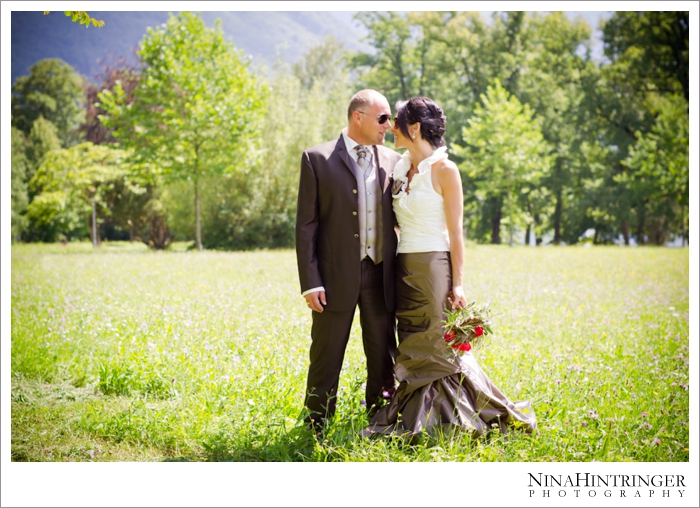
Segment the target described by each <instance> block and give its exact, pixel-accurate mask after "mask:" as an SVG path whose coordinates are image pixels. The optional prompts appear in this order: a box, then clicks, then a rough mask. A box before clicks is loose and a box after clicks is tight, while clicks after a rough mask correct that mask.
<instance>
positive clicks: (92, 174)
mask: <svg viewBox="0 0 700 508" xmlns="http://www.w3.org/2000/svg"><path fill="white" fill-rule="evenodd" d="M125 156H126V153H125V152H124V151H123V150H119V149H115V148H112V147H110V146H107V145H94V144H92V143H90V142H89V141H86V142H84V143H81V144H79V145H75V146H73V147H70V148H64V149H60V150H55V151H52V152H50V153H48V154H47V155H46V157H45V158H44V161H43V162H42V164H41V166H39V169H38V170H37V172H36V174H35V175H34V177H33V178H32V180H31V181H30V185H31V186H32V187H33V188H35V189H41V192H40V193H38V195H37V196H36V197H35V198H34V199H33V200H32V202H31V203H30V204H29V207H28V211H27V216H28V218H29V220H30V221H31V223H32V227H33V229H34V231H33V235H34V237H35V239H37V240H41V241H55V240H56V239H57V238H59V236H60V235H63V236H65V237H71V236H75V235H76V234H77V235H80V234H81V232H84V231H86V230H89V229H90V227H91V225H90V221H89V217H90V215H91V211H92V207H93V203H94V204H95V205H96V206H97V207H98V210H99V211H100V213H101V214H102V215H108V214H109V213H110V208H111V203H110V202H109V201H108V200H107V199H106V196H108V195H109V194H110V191H112V190H114V188H115V187H116V186H117V185H119V184H120V183H123V182H127V187H128V188H130V190H131V191H132V192H142V190H141V189H140V188H139V186H138V185H136V184H132V183H130V182H129V180H128V177H127V176H128V172H129V171H128V167H127V166H126V165H125V164H124V161H125Z"/></svg>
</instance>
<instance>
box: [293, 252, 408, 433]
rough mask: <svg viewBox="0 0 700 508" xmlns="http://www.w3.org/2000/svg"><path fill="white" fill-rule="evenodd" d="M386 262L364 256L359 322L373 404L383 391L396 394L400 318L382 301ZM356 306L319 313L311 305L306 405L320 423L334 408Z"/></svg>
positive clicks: (368, 398)
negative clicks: (383, 273)
mask: <svg viewBox="0 0 700 508" xmlns="http://www.w3.org/2000/svg"><path fill="white" fill-rule="evenodd" d="M382 269H383V267H382V263H379V264H378V265H375V264H374V262H372V260H371V259H369V258H365V259H364V260H363V261H362V263H361V281H360V294H359V298H358V301H357V305H359V306H360V326H361V327H362V344H363V346H364V350H365V356H366V357H367V388H366V402H367V407H368V408H370V407H371V406H372V404H374V403H375V402H376V401H377V399H378V398H379V397H381V395H382V391H383V390H386V391H388V392H389V393H390V394H392V395H393V393H394V390H395V381H394V354H395V352H396V321H395V317H394V312H388V311H387V310H386V304H385V303H384V289H383V275H382ZM354 316H355V308H354V307H353V308H352V309H349V310H344V311H335V312H331V311H328V310H324V311H323V312H321V313H318V312H313V311H312V318H313V324H312V326H311V340H312V342H311V351H310V363H309V376H308V380H307V385H306V401H305V404H304V405H305V406H306V407H307V408H308V409H309V410H310V414H309V416H308V417H307V418H306V421H307V422H311V421H312V420H313V423H314V424H321V421H320V419H324V418H330V417H331V416H333V414H334V413H335V406H336V396H337V393H338V379H339V378H340V369H341V367H342V366H343V357H344V356H345V348H346V347H347V344H348V339H349V338H350V329H351V327H352V321H353V318H354Z"/></svg>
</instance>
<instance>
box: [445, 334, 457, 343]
mask: <svg viewBox="0 0 700 508" xmlns="http://www.w3.org/2000/svg"><path fill="white" fill-rule="evenodd" d="M454 338H455V332H448V333H446V334H445V341H446V342H450V341H451V340H452V339H454Z"/></svg>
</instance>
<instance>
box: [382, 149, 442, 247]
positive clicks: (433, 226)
mask: <svg viewBox="0 0 700 508" xmlns="http://www.w3.org/2000/svg"><path fill="white" fill-rule="evenodd" d="M446 158H447V147H445V146H441V147H440V148H438V149H437V150H435V151H434V152H433V154H432V155H431V156H430V157H428V158H426V159H424V160H423V161H421V163H420V164H418V172H417V173H416V174H415V175H413V178H412V179H411V186H410V187H409V189H408V190H409V191H410V192H408V193H407V192H406V187H407V185H408V176H407V175H408V171H409V169H411V154H410V153H409V152H408V151H406V153H404V154H403V155H402V156H401V160H400V161H399V162H398V163H397V164H396V167H395V168H394V182H395V185H397V186H398V185H399V182H401V184H400V185H401V190H400V191H399V192H398V193H396V194H394V195H393V197H394V201H393V204H394V213H395V214H396V220H397V221H398V223H399V229H400V230H401V235H400V238H399V247H398V253H399V254H405V253H409V252H444V251H449V250H450V236H449V234H448V232H447V221H446V220H445V204H444V201H443V198H442V196H441V195H440V194H438V193H437V192H436V191H435V189H434V188H433V182H432V181H431V176H430V175H431V165H432V164H434V163H436V162H437V161H439V160H442V159H446Z"/></svg>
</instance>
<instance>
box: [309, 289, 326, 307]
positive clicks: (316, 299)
mask: <svg viewBox="0 0 700 508" xmlns="http://www.w3.org/2000/svg"><path fill="white" fill-rule="evenodd" d="M304 298H305V299H306V306H307V307H308V308H309V309H311V310H313V311H316V312H323V306H324V305H326V292H325V291H314V292H313V293H309V294H307V295H304Z"/></svg>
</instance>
